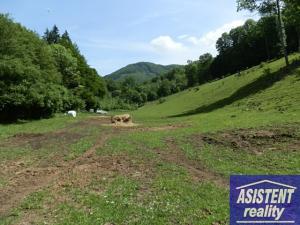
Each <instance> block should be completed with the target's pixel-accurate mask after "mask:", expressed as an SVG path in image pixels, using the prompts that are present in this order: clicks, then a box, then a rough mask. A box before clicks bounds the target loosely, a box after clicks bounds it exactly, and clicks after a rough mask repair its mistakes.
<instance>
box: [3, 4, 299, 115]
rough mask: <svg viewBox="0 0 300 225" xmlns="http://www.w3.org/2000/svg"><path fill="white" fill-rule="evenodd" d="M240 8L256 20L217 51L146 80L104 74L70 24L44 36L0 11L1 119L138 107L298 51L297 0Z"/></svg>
mask: <svg viewBox="0 0 300 225" xmlns="http://www.w3.org/2000/svg"><path fill="white" fill-rule="evenodd" d="M237 3H238V10H249V11H257V12H258V13H259V14H260V16H261V18H260V19H259V20H258V21H254V20H251V19H250V20H247V21H246V22H245V24H244V25H243V26H240V27H237V28H234V29H232V30H231V31H230V32H228V33H224V34H222V36H221V37H220V38H219V39H218V41H217V43H216V48H217V50H218V55H217V56H216V57H213V56H212V55H211V54H209V53H206V54H203V55H201V56H200V57H199V59H198V60H196V61H188V64H187V65H186V66H182V67H175V68H174V69H172V70H171V71H168V72H166V73H163V74H161V75H160V76H156V77H153V78H152V79H151V80H149V81H145V82H143V83H140V82H138V81H137V80H136V79H135V78H134V77H130V76H128V77H126V78H125V79H123V80H121V81H114V80H113V79H109V78H106V79H103V78H101V77H100V76H99V75H98V73H97V71H96V70H95V69H93V68H91V67H90V66H89V65H88V63H87V61H86V59H85V58H84V56H83V55H82V54H81V53H80V51H79V49H78V47H77V45H76V44H75V43H73V42H72V40H71V39H70V36H69V34H68V32H67V31H65V32H64V33H63V34H62V35H61V34H60V32H59V29H58V28H57V27H56V26H54V27H53V28H52V29H51V30H48V29H47V30H46V32H45V34H44V35H43V37H40V36H39V35H38V34H36V33H35V32H32V31H30V30H28V29H26V28H24V27H23V26H21V25H20V24H18V23H15V22H14V21H13V20H12V19H11V18H10V17H9V16H7V15H0V30H1V32H0V103H1V104H0V120H1V121H11V120H15V119H28V118H41V117H49V116H52V115H53V114H54V113H56V112H63V111H66V110H69V109H76V110H89V109H91V108H93V109H95V108H102V109H107V110H112V109H133V108H136V107H139V106H141V105H143V104H144V103H145V102H147V101H153V100H157V99H159V102H160V103H162V102H163V101H164V99H163V97H165V96H167V95H170V94H173V93H176V92H179V91H182V90H184V89H187V88H190V87H193V86H196V85H200V84H203V83H206V82H209V81H212V80H215V79H220V78H222V77H225V76H228V75H230V74H233V73H240V72H239V71H241V70H243V69H246V68H249V67H252V66H254V65H258V64H260V63H262V62H264V61H270V60H273V59H276V58H279V57H282V56H285V57H286V63H287V65H288V64H289V61H288V57H287V55H288V54H289V53H292V52H295V51H300V2H299V1H298V0H284V1H280V0H274V1H273V0H264V1H255V0H238V1H237Z"/></svg>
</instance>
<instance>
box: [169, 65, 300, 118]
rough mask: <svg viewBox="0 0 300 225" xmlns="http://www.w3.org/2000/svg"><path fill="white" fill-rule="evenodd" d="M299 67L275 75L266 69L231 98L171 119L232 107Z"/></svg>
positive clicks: (286, 68) (283, 70)
mask: <svg viewBox="0 0 300 225" xmlns="http://www.w3.org/2000/svg"><path fill="white" fill-rule="evenodd" d="M299 65H300V61H294V62H293V63H292V64H291V65H290V66H289V67H283V68H281V69H279V70H278V71H277V72H274V73H271V72H269V71H268V69H265V71H264V74H263V75H262V76H260V77H259V78H258V79H256V80H254V81H253V82H252V83H249V84H247V85H245V86H243V87H241V88H239V89H238V90H237V91H236V92H234V93H233V94H232V95H230V96H229V97H226V98H223V99H221V100H219V101H216V102H214V103H211V104H208V105H203V106H200V107H199V108H197V109H194V110H190V111H187V112H184V113H181V114H177V115H172V116H169V117H183V116H189V115H194V114H200V113H208V112H212V111H214V110H217V109H220V108H223V107H225V106H227V105H231V104H232V103H234V102H235V101H238V100H240V99H243V98H246V97H248V96H250V95H253V94H256V93H258V92H260V91H262V90H265V89H267V88H269V87H271V86H272V85H273V84H275V83H276V82H278V81H280V80H281V79H283V78H284V77H285V76H287V75H288V74H290V73H291V72H292V71H293V70H294V69H296V68H297V67H298V66H299Z"/></svg>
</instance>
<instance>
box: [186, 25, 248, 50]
mask: <svg viewBox="0 0 300 225" xmlns="http://www.w3.org/2000/svg"><path fill="white" fill-rule="evenodd" d="M244 23H245V21H244V20H235V21H232V22H230V23H226V24H224V25H223V26H221V27H219V28H217V29H215V30H212V31H210V32H208V33H206V34H204V35H203V36H202V37H195V36H188V37H185V40H186V41H187V42H189V43H191V44H193V45H198V46H202V47H203V48H204V49H210V50H211V51H212V53H215V44H216V42H217V40H218V38H219V37H221V35H222V34H223V33H225V32H229V31H230V30H231V29H233V28H235V27H238V26H241V25H243V24H244Z"/></svg>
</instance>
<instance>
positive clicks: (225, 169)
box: [0, 55, 300, 225]
mask: <svg viewBox="0 0 300 225" xmlns="http://www.w3.org/2000/svg"><path fill="white" fill-rule="evenodd" d="M290 57H291V59H292V60H293V61H294V65H293V66H292V67H291V68H289V69H288V70H287V69H284V61H283V60H282V59H281V60H277V61H274V62H271V63H264V64H262V65H260V66H257V67H255V68H251V69H249V70H247V71H243V72H242V74H241V75H240V76H239V75H237V74H235V75H232V76H229V77H226V78H224V79H222V80H218V81H214V82H211V83H209V84H205V85H202V86H199V87H196V88H192V89H190V90H186V91H184V92H181V93H178V94H175V95H172V96H169V97H167V98H166V101H165V102H164V103H162V104H159V103H158V102H152V103H149V104H147V105H145V106H144V107H142V108H140V109H138V110H136V111H133V112H130V113H131V114H132V115H133V118H134V122H136V123H138V124H139V126H137V127H111V126H107V125H108V124H109V118H102V117H96V116H92V115H89V114H86V115H82V116H80V117H79V118H76V119H72V118H66V117H64V116H57V117H55V118H52V119H48V120H41V121H34V122H24V123H19V124H12V125H0V156H1V158H0V166H1V171H0V193H1V194H0V203H1V204H0V206H1V207H0V208H1V209H0V224H3V225H4V224H82V225H90V224H106V225H109V224H110V225H112V224H149V225H150V224H211V225H216V224H217V225H220V224H229V188H228V184H229V176H230V175H231V174H299V173H300V168H299V165H300V88H299V87H300V67H299V66H298V67H297V65H298V62H297V60H300V58H299V55H292V56H290Z"/></svg>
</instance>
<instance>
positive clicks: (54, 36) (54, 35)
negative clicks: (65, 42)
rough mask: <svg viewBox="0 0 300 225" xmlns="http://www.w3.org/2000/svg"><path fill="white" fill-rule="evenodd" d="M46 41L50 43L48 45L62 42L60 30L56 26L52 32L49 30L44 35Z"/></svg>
mask: <svg viewBox="0 0 300 225" xmlns="http://www.w3.org/2000/svg"><path fill="white" fill-rule="evenodd" d="M43 38H44V40H45V41H47V42H48V44H57V43H58V42H59V40H60V34H59V29H58V27H57V26H56V25H54V26H53V28H52V30H51V31H49V30H48V29H47V30H46V32H45V33H44V36H43Z"/></svg>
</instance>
